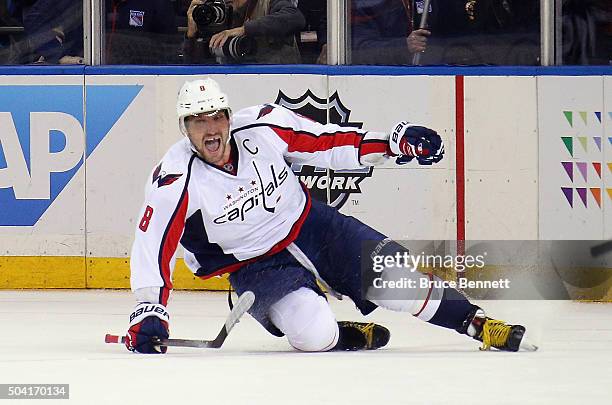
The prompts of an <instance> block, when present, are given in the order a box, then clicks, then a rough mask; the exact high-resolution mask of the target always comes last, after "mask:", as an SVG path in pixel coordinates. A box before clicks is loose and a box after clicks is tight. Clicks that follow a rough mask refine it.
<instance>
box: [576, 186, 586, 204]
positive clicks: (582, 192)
mask: <svg viewBox="0 0 612 405" xmlns="http://www.w3.org/2000/svg"><path fill="white" fill-rule="evenodd" d="M576 192H577V193H578V196H579V197H580V199H581V200H582V203H583V204H584V206H585V207H588V205H587V191H586V187H584V188H583V187H577V188H576Z"/></svg>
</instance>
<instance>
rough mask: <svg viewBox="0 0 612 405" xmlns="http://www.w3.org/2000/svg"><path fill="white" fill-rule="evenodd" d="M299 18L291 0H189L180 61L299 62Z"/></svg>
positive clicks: (224, 62) (300, 26)
mask: <svg viewBox="0 0 612 405" xmlns="http://www.w3.org/2000/svg"><path fill="white" fill-rule="evenodd" d="M303 26H304V16H303V15H302V13H301V12H300V11H299V10H298V9H297V7H296V6H295V5H293V2H292V1H291V0H225V1H224V0H192V2H191V5H190V6H189V10H188V11H187V33H186V38H185V42H184V58H185V62H186V63H220V64H226V63H266V64H290V63H300V53H299V50H298V48H297V43H296V40H295V33H296V32H298V31H299V30H300V29H301V28H302V27H303Z"/></svg>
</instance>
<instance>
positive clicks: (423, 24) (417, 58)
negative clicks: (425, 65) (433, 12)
mask: <svg viewBox="0 0 612 405" xmlns="http://www.w3.org/2000/svg"><path fill="white" fill-rule="evenodd" d="M430 2H431V0H425V2H424V4H423V14H422V15H421V23H420V24H419V29H423V28H426V27H427V17H428V16H429V3H430ZM423 52H425V51H423ZM419 63H421V52H417V53H415V54H414V56H413V57H412V64H413V65H418V64H419Z"/></svg>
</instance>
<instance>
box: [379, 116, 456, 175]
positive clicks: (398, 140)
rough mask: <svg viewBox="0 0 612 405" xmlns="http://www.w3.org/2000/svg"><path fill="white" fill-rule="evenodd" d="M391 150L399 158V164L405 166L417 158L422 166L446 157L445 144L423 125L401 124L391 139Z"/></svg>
mask: <svg viewBox="0 0 612 405" xmlns="http://www.w3.org/2000/svg"><path fill="white" fill-rule="evenodd" d="M389 148H390V149H391V152H392V153H393V154H395V155H401V156H400V157H398V158H397V160H396V163H397V164H400V165H401V164H405V163H408V162H410V161H411V160H412V159H414V158H416V160H417V162H419V164H420V165H431V164H433V163H438V162H439V161H440V160H442V158H443V157H444V142H442V138H440V135H438V133H437V132H436V131H434V130H433V129H429V128H426V127H424V126H421V125H415V124H410V123H408V122H406V121H402V122H399V123H398V124H396V125H395V126H394V127H393V132H392V133H391V136H390V137H389Z"/></svg>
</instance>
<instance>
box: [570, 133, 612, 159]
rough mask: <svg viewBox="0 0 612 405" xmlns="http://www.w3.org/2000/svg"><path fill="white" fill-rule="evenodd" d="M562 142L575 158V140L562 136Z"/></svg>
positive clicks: (611, 141) (611, 140)
mask: <svg viewBox="0 0 612 405" xmlns="http://www.w3.org/2000/svg"><path fill="white" fill-rule="evenodd" d="M561 140H562V141H563V144H564V145H565V147H566V148H567V151H568V152H569V153H570V155H571V156H572V157H574V138H572V137H571V136H562V137H561ZM610 143H612V138H610Z"/></svg>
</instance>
